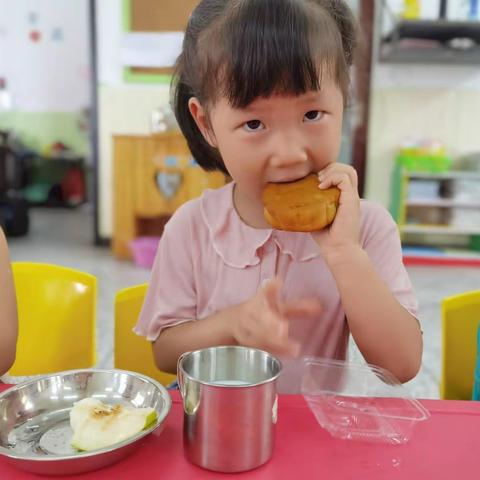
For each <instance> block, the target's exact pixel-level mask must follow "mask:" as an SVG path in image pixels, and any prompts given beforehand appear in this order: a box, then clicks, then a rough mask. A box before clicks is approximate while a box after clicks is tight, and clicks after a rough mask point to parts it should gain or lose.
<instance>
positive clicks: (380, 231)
mask: <svg viewBox="0 0 480 480" xmlns="http://www.w3.org/2000/svg"><path fill="white" fill-rule="evenodd" d="M361 237H362V238H361V240H362V245H363V248H364V250H365V251H366V252H367V255H368V256H369V258H370V260H371V261H372V263H373V264H374V267H375V269H376V271H377V272H378V274H379V275H380V277H381V278H382V279H383V281H384V282H385V284H386V285H387V286H388V288H389V290H390V291H391V292H392V294H393V295H394V297H395V298H396V299H397V300H398V302H399V303H400V304H401V305H403V307H405V308H406V309H407V310H408V311H409V312H410V313H411V314H412V315H413V316H414V317H417V313H418V304H417V300H416V298H415V294H414V292H413V287H412V283H411V281H410V278H409V277H408V273H407V271H406V269H405V266H404V265H403V256H402V247H401V242H400V235H399V233H398V227H397V224H396V223H395V221H394V220H393V218H392V217H391V215H390V213H389V212H388V211H387V210H386V209H385V208H383V207H382V206H380V205H377V204H374V203H372V202H367V201H362V232H361Z"/></svg>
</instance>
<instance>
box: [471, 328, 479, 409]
mask: <svg viewBox="0 0 480 480" xmlns="http://www.w3.org/2000/svg"><path fill="white" fill-rule="evenodd" d="M472 400H480V324H479V326H478V329H477V360H476V363H475V374H474V377H473V392H472Z"/></svg>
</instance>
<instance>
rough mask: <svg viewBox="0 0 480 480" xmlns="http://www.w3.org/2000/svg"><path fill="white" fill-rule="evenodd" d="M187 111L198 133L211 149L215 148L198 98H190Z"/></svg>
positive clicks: (211, 133)
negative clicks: (200, 133)
mask: <svg viewBox="0 0 480 480" xmlns="http://www.w3.org/2000/svg"><path fill="white" fill-rule="evenodd" d="M188 109H189V110H190V113H191V115H192V117H193V119H194V120H195V123H196V124H197V127H198V129H199V130H200V132H202V135H203V138H205V140H206V141H207V143H208V144H209V145H210V146H211V147H213V148H217V142H216V141H215V135H214V134H213V131H212V128H211V126H210V123H209V121H208V118H207V114H206V112H205V109H204V108H203V106H202V104H201V103H200V101H199V100H198V98H196V97H192V98H190V100H189V101H188Z"/></svg>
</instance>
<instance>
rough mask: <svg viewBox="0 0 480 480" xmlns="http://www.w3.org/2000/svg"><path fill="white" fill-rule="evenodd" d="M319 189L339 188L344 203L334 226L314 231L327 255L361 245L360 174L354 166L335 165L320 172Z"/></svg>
mask: <svg viewBox="0 0 480 480" xmlns="http://www.w3.org/2000/svg"><path fill="white" fill-rule="evenodd" d="M318 180H319V182H320V183H319V188H320V189H322V190H323V189H326V188H330V187H337V188H339V189H340V200H339V205H338V209H337V214H336V216H335V219H334V221H333V223H332V224H331V225H330V227H328V228H325V229H324V230H322V231H319V232H314V233H313V238H314V239H315V241H316V242H317V244H318V246H319V247H320V250H321V252H322V254H323V255H324V256H328V255H329V254H330V253H339V251H344V250H345V248H347V249H348V248H350V247H359V246H360V240H359V237H360V197H359V196H358V178H357V172H356V171H355V169H354V168H352V167H351V166H350V165H345V164H341V163H331V164H330V165H328V167H326V168H324V169H323V170H321V171H320V172H319V173H318Z"/></svg>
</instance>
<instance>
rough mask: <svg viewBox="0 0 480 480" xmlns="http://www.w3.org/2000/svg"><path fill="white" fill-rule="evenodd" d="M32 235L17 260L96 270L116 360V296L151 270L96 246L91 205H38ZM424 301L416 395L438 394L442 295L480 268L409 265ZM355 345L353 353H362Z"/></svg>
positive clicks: (102, 357)
mask: <svg viewBox="0 0 480 480" xmlns="http://www.w3.org/2000/svg"><path fill="white" fill-rule="evenodd" d="M31 221H32V225H31V232H30V234H29V236H28V237H25V238H18V239H9V245H10V250H11V256H12V259H13V260H25V261H37V262H49V263H57V264H60V265H66V266H70V267H73V268H78V269H81V270H84V271H86V272H89V273H91V274H93V275H95V276H96V277H97V278H98V281H99V298H98V315H97V324H98V348H99V366H101V367H111V366H112V350H113V347H112V333H113V299H114V295H115V292H116V291H117V290H119V289H121V288H124V287H127V286H130V285H134V284H137V283H142V282H145V281H147V280H148V278H149V272H148V270H145V269H140V268H137V267H135V266H133V265H132V264H131V263H130V262H121V261H117V260H115V259H114V257H113V256H112V255H111V254H110V251H109V250H108V249H107V248H97V247H93V246H92V238H93V233H92V228H93V227H92V225H93V220H92V217H91V212H90V210H89V208H88V207H82V208H79V209H76V210H60V209H35V210H33V211H32V216H31ZM409 273H410V276H411V279H412V282H413V284H414V287H415V291H416V293H417V297H418V299H419V304H420V315H419V316H420V320H421V323H422V328H423V331H424V345H425V348H424V356H423V366H422V369H421V371H420V373H419V375H418V376H417V377H416V378H415V379H414V380H412V381H411V382H409V383H408V384H407V385H408V387H409V389H410V391H411V392H412V393H413V394H414V395H415V396H417V397H421V398H436V397H438V379H439V375H440V358H441V353H440V301H441V299H442V298H443V297H445V296H449V295H453V294H456V293H460V292H464V291H467V290H473V289H478V288H479V286H480V268H440V267H428V268H427V267H414V268H410V269H409ZM359 356H360V354H359V353H358V351H356V350H355V348H354V347H353V348H352V349H351V357H352V358H353V359H359Z"/></svg>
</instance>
